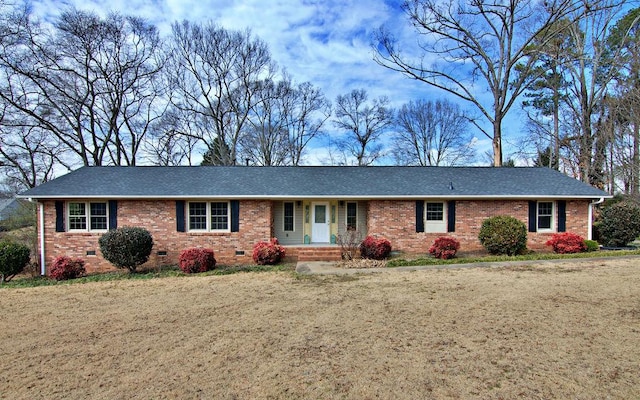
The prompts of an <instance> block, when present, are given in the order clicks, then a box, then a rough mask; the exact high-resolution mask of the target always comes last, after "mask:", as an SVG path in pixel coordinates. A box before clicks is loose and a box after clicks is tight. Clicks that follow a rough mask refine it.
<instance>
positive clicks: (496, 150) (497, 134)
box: [493, 118, 502, 167]
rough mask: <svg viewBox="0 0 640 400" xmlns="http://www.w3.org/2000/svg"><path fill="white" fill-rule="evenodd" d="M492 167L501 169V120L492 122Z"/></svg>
mask: <svg viewBox="0 0 640 400" xmlns="http://www.w3.org/2000/svg"><path fill="white" fill-rule="evenodd" d="M493 166H494V167H502V118H496V120H495V121H494V122H493Z"/></svg>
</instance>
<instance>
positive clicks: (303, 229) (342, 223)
mask: <svg viewBox="0 0 640 400" xmlns="http://www.w3.org/2000/svg"><path fill="white" fill-rule="evenodd" d="M272 220H273V222H272V226H271V231H272V237H275V238H277V239H278V241H279V242H280V244H281V245H283V246H291V247H292V251H293V252H294V253H295V254H297V253H298V250H297V247H300V248H303V249H305V250H304V251H303V253H304V256H306V255H307V254H311V253H313V252H314V251H312V250H309V249H308V247H309V246H312V247H313V248H317V249H319V250H317V251H316V252H319V253H323V254H327V253H336V254H339V251H338V250H333V251H331V250H327V249H324V248H325V247H327V246H329V247H331V246H334V247H335V246H336V245H338V244H339V243H340V237H341V235H344V233H345V232H346V231H347V229H348V230H352V231H357V232H358V234H359V235H360V236H362V238H364V237H365V236H366V234H367V202H366V201H356V200H338V199H304V200H283V201H274V202H273V203H272ZM338 249H339V247H338Z"/></svg>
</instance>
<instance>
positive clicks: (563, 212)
mask: <svg viewBox="0 0 640 400" xmlns="http://www.w3.org/2000/svg"><path fill="white" fill-rule="evenodd" d="M566 230H567V202H566V201H564V200H558V232H566Z"/></svg>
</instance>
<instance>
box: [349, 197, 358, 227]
mask: <svg viewBox="0 0 640 400" xmlns="http://www.w3.org/2000/svg"><path fill="white" fill-rule="evenodd" d="M357 225H358V204H357V203H347V229H349V230H354V231H355V230H356V229H358V226H357Z"/></svg>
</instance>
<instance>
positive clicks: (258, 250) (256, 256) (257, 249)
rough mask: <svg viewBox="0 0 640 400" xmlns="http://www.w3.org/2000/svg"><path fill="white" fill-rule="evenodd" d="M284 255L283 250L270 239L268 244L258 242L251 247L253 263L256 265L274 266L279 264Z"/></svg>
mask: <svg viewBox="0 0 640 400" xmlns="http://www.w3.org/2000/svg"><path fill="white" fill-rule="evenodd" d="M284 255H285V249H284V247H283V246H281V245H280V244H279V243H278V239H276V238H272V239H271V240H270V241H268V242H258V243H256V245H255V246H253V261H255V263H256V264H258V265H274V264H277V263H279V262H280V261H281V260H282V259H283V258H284Z"/></svg>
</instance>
